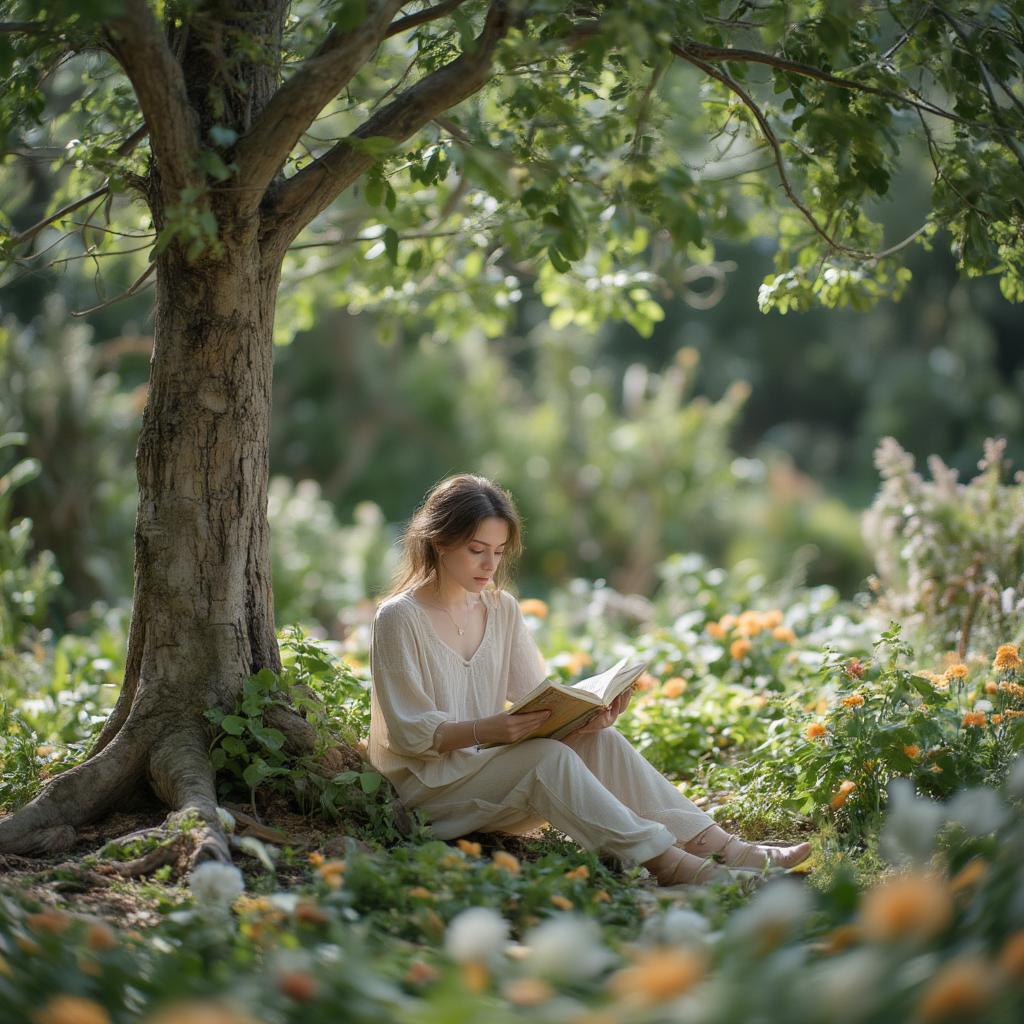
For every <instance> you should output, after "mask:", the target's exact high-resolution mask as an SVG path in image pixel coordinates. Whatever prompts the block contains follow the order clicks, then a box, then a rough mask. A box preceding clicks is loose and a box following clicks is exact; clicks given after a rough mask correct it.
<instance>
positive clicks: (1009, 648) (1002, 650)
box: [992, 644, 1021, 672]
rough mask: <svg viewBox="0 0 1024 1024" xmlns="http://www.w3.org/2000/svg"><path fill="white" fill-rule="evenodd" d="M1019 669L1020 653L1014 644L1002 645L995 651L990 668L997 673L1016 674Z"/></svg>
mask: <svg viewBox="0 0 1024 1024" xmlns="http://www.w3.org/2000/svg"><path fill="white" fill-rule="evenodd" d="M1020 667H1021V660H1020V651H1019V649H1018V647H1017V645H1016V644H1002V645H1000V647H999V649H998V650H997V651H996V656H995V660H994V661H993V662H992V668H994V669H995V670H996V671H997V672H1016V671H1017V670H1018V669H1019V668H1020Z"/></svg>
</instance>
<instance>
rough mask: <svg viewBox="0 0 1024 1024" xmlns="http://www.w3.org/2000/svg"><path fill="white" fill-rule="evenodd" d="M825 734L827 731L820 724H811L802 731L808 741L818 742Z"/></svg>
mask: <svg viewBox="0 0 1024 1024" xmlns="http://www.w3.org/2000/svg"><path fill="white" fill-rule="evenodd" d="M826 733H828V729H826V728H825V726H824V724H823V723H822V722H811V724H810V725H809V726H807V728H806V729H805V730H804V736H805V737H806V738H807V739H809V740H820V739H821V738H822V737H823V736H825V735H826Z"/></svg>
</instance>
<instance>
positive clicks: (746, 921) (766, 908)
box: [729, 879, 811, 954]
mask: <svg viewBox="0 0 1024 1024" xmlns="http://www.w3.org/2000/svg"><path fill="white" fill-rule="evenodd" d="M810 909H811V899H810V896H809V895H808V891H807V887H806V886H805V885H804V884H803V883H802V882H795V881H791V880H789V879H785V880H780V881H778V882H776V883H775V884H774V885H770V886H768V887H767V888H765V889H762V890H761V891H760V892H759V893H758V894H757V895H756V896H755V897H754V899H753V900H751V901H750V903H748V904H747V905H746V906H745V907H743V908H741V909H740V910H737V911H736V913H735V914H734V915H733V917H732V919H731V921H730V923H729V929H730V932H731V933H732V934H734V935H737V936H739V937H740V938H742V939H745V940H746V941H747V942H750V943H752V944H753V946H754V948H755V949H756V950H757V952H758V953H762V954H763V953H767V952H769V951H770V950H772V949H775V947H776V946H778V945H780V944H781V943H782V942H783V941H785V939H786V937H787V936H788V935H789V934H790V933H791V932H792V931H793V930H794V929H796V928H797V927H798V926H799V925H800V922H801V921H803V919H804V918H805V917H806V916H807V913H808V912H809V910H810Z"/></svg>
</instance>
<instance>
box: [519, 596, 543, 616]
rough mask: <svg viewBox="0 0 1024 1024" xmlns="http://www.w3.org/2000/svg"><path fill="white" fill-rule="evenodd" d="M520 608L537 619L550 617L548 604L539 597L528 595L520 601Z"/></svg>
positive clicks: (525, 613)
mask: <svg viewBox="0 0 1024 1024" xmlns="http://www.w3.org/2000/svg"><path fill="white" fill-rule="evenodd" d="M519 610H520V611H521V612H522V613H523V614H524V615H532V616H533V617H534V618H537V619H546V618H547V617H548V606H547V605H546V604H545V603H544V602H543V601H541V600H540V598H537V597H528V598H526V599H525V600H523V601H520V602H519Z"/></svg>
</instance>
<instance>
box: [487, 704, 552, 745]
mask: <svg viewBox="0 0 1024 1024" xmlns="http://www.w3.org/2000/svg"><path fill="white" fill-rule="evenodd" d="M550 715H551V712H550V711H530V712H528V713H526V714H518V715H510V714H509V713H508V712H507V711H503V712H502V713H501V714H500V715H491V716H490V717H489V718H480V719H478V720H477V723H476V735H477V738H478V739H479V740H480V742H481V743H515V741H516V740H521V739H522V738H523V737H524V736H529V735H530V733H531V732H533V730H534V729H536V728H537V727H538V726H540V725H543V724H544V722H545V721H546V720H547V719H548V717H549V716H550Z"/></svg>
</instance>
